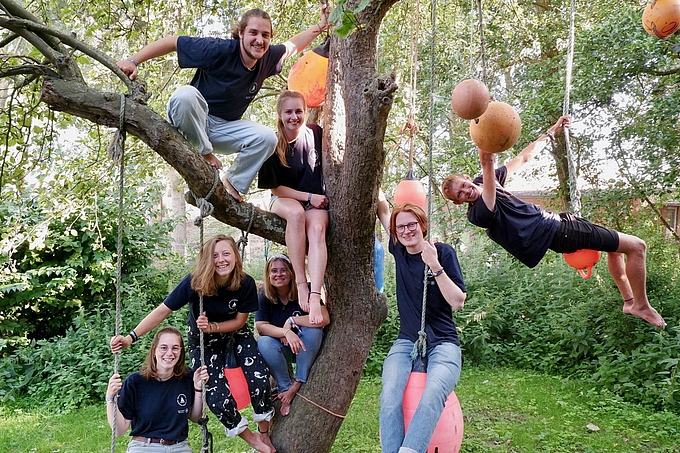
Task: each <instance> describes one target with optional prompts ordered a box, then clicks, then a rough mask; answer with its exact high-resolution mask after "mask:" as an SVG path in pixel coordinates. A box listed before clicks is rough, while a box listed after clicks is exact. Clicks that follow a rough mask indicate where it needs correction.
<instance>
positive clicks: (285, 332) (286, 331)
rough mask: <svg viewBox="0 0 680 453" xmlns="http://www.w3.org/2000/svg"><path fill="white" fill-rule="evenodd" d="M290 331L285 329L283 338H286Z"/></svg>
mask: <svg viewBox="0 0 680 453" xmlns="http://www.w3.org/2000/svg"><path fill="white" fill-rule="evenodd" d="M288 332H290V329H286V330H284V331H283V338H286V334H287V333H288Z"/></svg>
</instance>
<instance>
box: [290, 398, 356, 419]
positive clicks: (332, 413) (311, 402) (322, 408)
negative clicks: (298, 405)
mask: <svg viewBox="0 0 680 453" xmlns="http://www.w3.org/2000/svg"><path fill="white" fill-rule="evenodd" d="M297 396H299V397H300V398H302V399H303V400H305V401H307V402H308V403H309V404H311V405H312V406H316V407H318V408H319V409H321V410H322V411H325V412H328V413H329V414H331V415H334V416H336V417H338V418H342V419H344V418H345V417H347V416H346V415H340V414H336V413H335V412H333V411H331V410H329V409H326V408H325V407H323V406H322V405H320V404H319V403H315V402H314V401H312V400H310V399H309V398H307V397H306V396H304V395H303V394H302V393H300V392H298V393H297Z"/></svg>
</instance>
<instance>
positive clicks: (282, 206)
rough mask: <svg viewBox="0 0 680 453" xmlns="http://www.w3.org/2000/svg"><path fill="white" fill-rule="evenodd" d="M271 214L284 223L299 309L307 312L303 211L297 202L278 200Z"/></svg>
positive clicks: (305, 241)
mask: <svg viewBox="0 0 680 453" xmlns="http://www.w3.org/2000/svg"><path fill="white" fill-rule="evenodd" d="M272 212H273V213H274V214H276V215H278V216H279V217H281V218H282V219H284V220H285V221H286V246H287V247H288V255H289V256H290V263H291V265H292V266H293V272H295V275H294V276H293V277H294V280H295V282H296V284H297V290H298V301H299V302H300V307H301V308H302V309H303V310H305V311H308V310H309V306H308V304H309V288H307V273H306V272H305V252H306V248H307V237H306V233H305V223H306V221H307V219H306V215H305V210H304V208H303V207H302V205H301V204H300V202H299V201H297V200H293V199H292V198H278V199H277V200H276V201H274V205H273V206H272Z"/></svg>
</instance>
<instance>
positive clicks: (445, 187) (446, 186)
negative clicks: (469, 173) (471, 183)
mask: <svg viewBox="0 0 680 453" xmlns="http://www.w3.org/2000/svg"><path fill="white" fill-rule="evenodd" d="M458 181H465V176H463V175H461V174H458V173H454V174H453V175H449V176H447V177H446V179H445V180H444V182H443V183H442V193H443V194H444V197H446V198H448V199H449V200H451V201H453V202H454V203H456V204H461V203H462V202H461V201H460V200H459V199H458V197H457V196H456V195H454V194H451V193H449V191H450V190H452V187H451V186H452V185H453V184H454V183H456V182H458Z"/></svg>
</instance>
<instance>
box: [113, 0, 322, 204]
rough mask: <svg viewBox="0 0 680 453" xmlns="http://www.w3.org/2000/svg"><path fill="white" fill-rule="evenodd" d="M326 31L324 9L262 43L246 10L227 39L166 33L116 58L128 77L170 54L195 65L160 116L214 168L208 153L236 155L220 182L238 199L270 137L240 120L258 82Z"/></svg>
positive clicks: (254, 13)
mask: <svg viewBox="0 0 680 453" xmlns="http://www.w3.org/2000/svg"><path fill="white" fill-rule="evenodd" d="M328 28H329V25H328V18H327V14H326V7H325V6H322V9H321V20H320V21H319V22H318V23H317V24H315V25H313V26H312V27H310V28H309V29H307V30H305V31H302V32H300V33H298V34H297V35H295V36H293V37H292V38H290V39H289V40H288V41H286V42H285V43H283V44H278V45H274V46H270V41H271V39H272V37H273V34H274V32H273V30H272V23H271V18H270V17H269V14H267V13H266V12H265V11H262V10H261V9H251V10H249V11H247V12H246V13H245V14H243V16H242V17H241V19H240V21H239V23H238V24H237V26H236V27H234V29H233V30H232V38H231V39H221V38H197V37H189V36H166V37H165V38H161V39H159V40H158V41H155V42H153V43H151V44H149V45H147V46H145V47H144V48H143V49H142V50H140V51H139V52H137V53H136V54H134V55H132V56H131V57H130V58H127V59H125V60H121V61H119V62H117V63H116V65H117V66H118V68H120V70H121V71H123V72H124V73H125V74H127V75H128V76H129V77H130V79H132V80H134V79H135V78H136V77H137V73H138V66H139V65H141V64H142V63H144V62H145V61H148V60H151V59H153V58H157V57H160V56H163V55H167V54H169V53H170V52H177V59H178V63H179V66H180V67H181V68H196V73H195V74H194V78H193V79H192V80H191V84H190V85H185V86H181V87H179V88H178V89H177V90H175V92H174V93H173V94H172V96H170V100H169V102H168V110H167V115H168V119H169V120H170V122H171V123H172V124H173V125H174V126H177V127H178V128H179V129H180V131H181V132H182V133H183V134H184V135H185V137H186V138H187V140H189V141H190V142H191V143H193V144H194V145H198V151H199V152H200V154H201V155H202V156H203V157H204V158H205V160H206V161H207V162H208V163H209V164H210V165H212V166H213V167H215V168H217V169H221V168H222V163H221V162H220V160H219V159H218V158H217V157H215V155H214V154H213V153H220V154H234V153H237V154H238V156H236V159H234V163H233V164H232V166H231V167H230V168H229V170H228V171H227V173H226V178H224V179H223V183H224V186H225V188H226V189H227V192H228V193H229V195H231V196H232V197H233V198H234V199H235V200H236V201H239V202H240V201H243V198H242V197H241V194H245V193H247V192H248V188H249V187H250V184H251V183H252V182H253V180H254V179H255V175H256V174H257V171H258V170H259V169H260V167H261V166H262V164H263V163H264V161H265V160H267V158H268V157H269V156H270V155H271V154H272V153H273V152H274V147H275V146H276V135H275V134H274V131H272V130H271V129H270V128H268V127H266V126H263V125H261V124H257V123H254V122H252V121H247V120H243V119H241V116H242V115H243V113H244V112H245V111H246V109H247V108H248V105H249V104H250V103H251V102H252V100H253V99H255V96H256V95H257V93H258V91H259V90H260V88H262V84H263V83H264V81H265V79H266V78H268V77H271V76H273V75H276V74H279V73H280V72H281V69H282V66H283V62H284V60H286V59H287V58H289V57H291V56H293V55H295V54H296V53H298V52H300V51H302V50H303V49H304V48H305V47H307V46H308V45H309V44H310V43H311V42H312V41H313V40H314V38H316V37H317V36H319V35H320V34H321V33H322V32H323V31H324V30H327V29H328Z"/></svg>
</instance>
